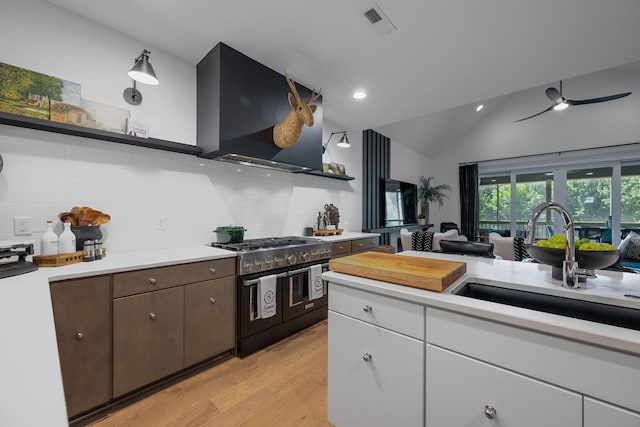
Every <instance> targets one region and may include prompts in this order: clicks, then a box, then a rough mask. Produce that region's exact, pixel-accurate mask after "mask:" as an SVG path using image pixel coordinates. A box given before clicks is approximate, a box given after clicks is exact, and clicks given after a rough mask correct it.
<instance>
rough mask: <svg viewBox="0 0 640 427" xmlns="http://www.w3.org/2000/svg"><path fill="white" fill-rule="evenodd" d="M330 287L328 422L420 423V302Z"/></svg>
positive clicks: (422, 311)
mask: <svg viewBox="0 0 640 427" xmlns="http://www.w3.org/2000/svg"><path fill="white" fill-rule="evenodd" d="M329 286H330V291H329V377H328V388H329V399H328V406H329V408H328V409H329V421H331V422H332V423H334V424H335V425H336V426H337V427H343V426H345V427H351V426H392V425H401V426H403V427H404V426H406V427H411V426H423V425H424V307H423V306H422V305H420V304H414V303H410V302H407V301H402V300H398V299H395V298H389V297H385V296H382V295H376V294H372V293H369V292H363V291H359V290H354V289H351V288H349V287H346V286H339V285H334V284H330V285H329Z"/></svg>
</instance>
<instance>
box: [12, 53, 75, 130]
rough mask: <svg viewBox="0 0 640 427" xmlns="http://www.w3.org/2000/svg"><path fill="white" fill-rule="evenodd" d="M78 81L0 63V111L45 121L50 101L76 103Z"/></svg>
mask: <svg viewBox="0 0 640 427" xmlns="http://www.w3.org/2000/svg"><path fill="white" fill-rule="evenodd" d="M80 90H81V87H80V84H79V83H74V82H70V81H68V80H63V79H60V78H57V77H53V76H49V75H47V74H42V73H38V72H36V71H31V70H27V69H26V68H20V67H16V66H14V65H10V64H5V63H2V62H0V111H2V112H5V113H11V114H17V115H20V116H27V117H35V118H37V119H43V120H49V118H50V108H51V102H53V101H55V102H61V103H65V104H69V105H75V106H79V105H80Z"/></svg>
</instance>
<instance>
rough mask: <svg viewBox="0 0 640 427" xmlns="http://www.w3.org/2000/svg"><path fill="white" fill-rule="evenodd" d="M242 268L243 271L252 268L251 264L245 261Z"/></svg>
mask: <svg viewBox="0 0 640 427" xmlns="http://www.w3.org/2000/svg"><path fill="white" fill-rule="evenodd" d="M242 269H243V270H244V271H251V270H253V265H251V264H249V263H248V262H245V263H244V264H243V265H242Z"/></svg>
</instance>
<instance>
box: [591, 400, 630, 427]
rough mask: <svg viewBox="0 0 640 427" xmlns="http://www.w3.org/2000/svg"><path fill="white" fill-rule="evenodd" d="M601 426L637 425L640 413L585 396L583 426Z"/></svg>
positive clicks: (626, 426)
mask: <svg viewBox="0 0 640 427" xmlns="http://www.w3.org/2000/svg"><path fill="white" fill-rule="evenodd" d="M602 426H616V427H638V426H640V414H639V413H637V412H631V411H627V410H626V409H623V408H618V407H617V406H613V405H610V404H608V403H604V402H600V401H597V400H595V399H591V398H589V397H586V396H585V398H584V427H602Z"/></svg>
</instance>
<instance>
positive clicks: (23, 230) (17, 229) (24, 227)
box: [13, 216, 31, 236]
mask: <svg viewBox="0 0 640 427" xmlns="http://www.w3.org/2000/svg"><path fill="white" fill-rule="evenodd" d="M13 234H14V235H16V236H28V235H30V234H31V217H30V216H16V217H14V218H13Z"/></svg>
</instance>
